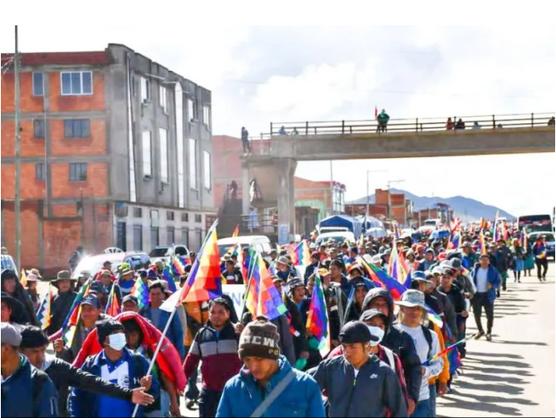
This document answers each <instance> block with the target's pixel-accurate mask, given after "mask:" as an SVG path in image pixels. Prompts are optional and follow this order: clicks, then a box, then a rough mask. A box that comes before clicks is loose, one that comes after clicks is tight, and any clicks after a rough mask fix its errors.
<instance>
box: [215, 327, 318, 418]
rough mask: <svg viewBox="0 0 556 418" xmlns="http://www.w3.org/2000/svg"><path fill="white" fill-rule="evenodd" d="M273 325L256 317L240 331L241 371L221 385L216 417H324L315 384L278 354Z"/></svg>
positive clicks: (276, 335)
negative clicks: (222, 388)
mask: <svg viewBox="0 0 556 418" xmlns="http://www.w3.org/2000/svg"><path fill="white" fill-rule="evenodd" d="M279 340H280V336H279V335H278V330H277V328H276V326H275V325H274V324H272V323H271V322H269V321H268V320H267V319H266V318H265V317H258V318H257V319H256V320H255V321H253V322H250V323H249V324H248V325H247V326H246V327H245V328H244V330H243V331H242V333H241V336H240V339H239V350H238V353H239V357H240V359H241V360H242V362H243V368H242V369H241V370H240V372H239V373H238V374H237V375H235V376H234V377H232V378H231V379H230V380H228V382H227V383H226V385H225V386H224V391H223V392H222V397H221V399H220V403H219V404H218V410H217V412H216V416H217V417H246V416H252V417H260V416H276V417H324V416H325V414H324V406H323V402H322V398H321V394H320V388H319V385H318V384H317V382H315V380H314V379H313V378H312V377H311V376H309V375H308V374H307V373H304V372H301V371H299V370H296V369H294V368H292V366H291V365H290V364H289V363H288V361H287V360H286V358H285V357H283V356H281V355H280V348H279V345H278V342H279Z"/></svg>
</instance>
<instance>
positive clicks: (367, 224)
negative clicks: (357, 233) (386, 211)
mask: <svg viewBox="0 0 556 418" xmlns="http://www.w3.org/2000/svg"><path fill="white" fill-rule="evenodd" d="M356 219H357V221H358V222H361V227H362V228H363V230H365V231H366V230H368V229H370V228H383V229H384V224H383V223H382V221H381V220H380V219H378V218H375V217H374V216H367V219H365V217H364V216H358V217H357V218H356Z"/></svg>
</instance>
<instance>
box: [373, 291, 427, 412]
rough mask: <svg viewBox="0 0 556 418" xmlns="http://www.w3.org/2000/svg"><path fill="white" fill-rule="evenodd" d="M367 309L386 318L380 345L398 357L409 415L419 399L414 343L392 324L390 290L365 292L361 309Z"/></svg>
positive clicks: (393, 317) (392, 306)
mask: <svg viewBox="0 0 556 418" xmlns="http://www.w3.org/2000/svg"><path fill="white" fill-rule="evenodd" d="M367 309H376V310H378V311H380V312H382V313H383V314H384V315H385V316H386V317H387V318H388V327H387V328H386V334H385V335H384V338H383V339H382V345H384V346H385V347H388V348H390V349H391V350H392V351H393V352H394V353H396V354H397V355H398V356H399V357H400V360H401V362H402V365H403V369H404V376H405V381H406V384H407V391H408V395H409V399H408V403H409V405H408V414H410V415H411V413H412V412H413V410H414V409H415V405H416V404H417V402H418V400H419V393H420V390H421V380H422V379H421V361H420V360H419V356H418V355H417V352H416V351H415V344H414V343H413V340H412V338H411V337H410V336H409V334H407V333H406V332H405V331H403V330H401V329H398V328H397V327H396V326H394V325H395V323H394V321H395V319H396V317H395V316H394V301H393V300H392V296H391V295H390V292H388V291H387V290H386V289H382V288H380V287H377V288H375V289H371V290H369V291H368V292H367V295H366V296H365V300H364V301H363V310H367Z"/></svg>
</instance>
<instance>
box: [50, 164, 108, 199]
mask: <svg viewBox="0 0 556 418" xmlns="http://www.w3.org/2000/svg"><path fill="white" fill-rule="evenodd" d="M50 170H51V173H52V179H53V180H52V197H53V198H55V199H56V198H70V197H75V198H80V196H81V192H83V196H84V197H89V196H91V197H93V196H94V197H103V196H106V195H107V194H108V164H107V163H88V164H87V180H86V181H69V164H68V163H55V164H51V165H50Z"/></svg>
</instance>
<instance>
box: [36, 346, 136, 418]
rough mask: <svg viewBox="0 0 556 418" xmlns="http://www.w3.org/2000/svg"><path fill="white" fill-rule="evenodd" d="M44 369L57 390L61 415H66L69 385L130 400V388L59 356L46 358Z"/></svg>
mask: <svg viewBox="0 0 556 418" xmlns="http://www.w3.org/2000/svg"><path fill="white" fill-rule="evenodd" d="M44 371H45V373H46V374H47V375H48V377H50V380H52V382H53V383H54V386H55V387H56V389H57V390H58V412H59V413H60V415H61V416H67V409H66V401H67V399H68V394H69V388H68V387H69V386H74V387H77V388H80V389H83V390H86V391H89V392H94V393H99V394H101V395H107V396H114V397H116V398H120V399H125V400H127V401H131V395H132V391H131V390H130V389H125V388H122V387H120V386H118V385H115V384H113V383H110V382H107V381H105V380H102V379H101V378H100V377H97V376H95V375H93V374H91V373H88V372H85V371H83V370H81V369H78V368H76V367H73V366H72V365H71V364H69V363H68V362H66V361H64V360H61V359H59V358H56V357H52V358H50V359H48V360H47V364H46V368H45V370H44Z"/></svg>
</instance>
